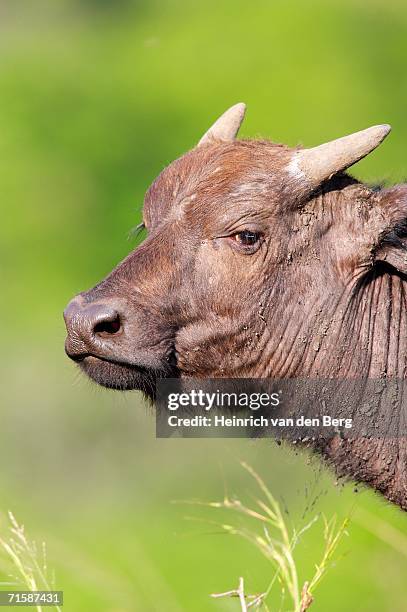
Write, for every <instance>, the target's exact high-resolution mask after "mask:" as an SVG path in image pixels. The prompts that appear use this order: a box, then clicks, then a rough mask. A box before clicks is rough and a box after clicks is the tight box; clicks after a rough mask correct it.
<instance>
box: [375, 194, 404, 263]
mask: <svg viewBox="0 0 407 612" xmlns="http://www.w3.org/2000/svg"><path fill="white" fill-rule="evenodd" d="M377 205H378V207H379V211H380V219H381V221H380V222H379V225H381V226H382V229H381V233H380V235H379V237H378V240H377V243H376V244H377V246H376V248H375V250H374V260H375V261H381V262H385V263H387V264H389V265H390V266H392V267H393V268H395V269H396V270H398V271H399V272H402V273H403V274H407V185H396V186H395V187H390V188H389V189H384V190H383V191H381V192H379V193H378V200H377ZM383 226H384V227H383Z"/></svg>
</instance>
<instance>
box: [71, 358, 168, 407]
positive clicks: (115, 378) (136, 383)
mask: <svg viewBox="0 0 407 612" xmlns="http://www.w3.org/2000/svg"><path fill="white" fill-rule="evenodd" d="M75 361H76V362H77V363H78V365H79V367H80V369H81V370H82V371H83V372H84V373H85V374H86V375H87V376H89V378H90V379H91V380H93V381H94V382H96V383H97V384H98V385H101V386H102V387H106V388H107V389H114V390H117V391H130V390H139V391H142V392H143V393H144V394H145V395H146V396H147V397H148V398H150V399H151V400H154V399H155V395H156V383H157V379H158V378H167V377H169V376H172V377H175V376H176V373H175V371H173V370H172V369H170V368H169V367H165V366H162V367H145V366H142V365H135V364H132V363H126V362H119V361H113V360H108V359H105V358H102V357H95V356H94V355H86V356H83V357H81V359H75Z"/></svg>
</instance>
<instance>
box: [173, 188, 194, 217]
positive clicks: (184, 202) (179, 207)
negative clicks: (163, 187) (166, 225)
mask: <svg viewBox="0 0 407 612" xmlns="http://www.w3.org/2000/svg"><path fill="white" fill-rule="evenodd" d="M196 198H197V194H196V193H191V194H190V195H188V196H186V197H185V198H182V199H181V200H180V201H179V202H176V203H174V206H173V217H174V218H175V219H181V218H182V216H183V215H184V212H185V209H186V207H187V206H188V204H190V203H191V202H193V201H194V200H196Z"/></svg>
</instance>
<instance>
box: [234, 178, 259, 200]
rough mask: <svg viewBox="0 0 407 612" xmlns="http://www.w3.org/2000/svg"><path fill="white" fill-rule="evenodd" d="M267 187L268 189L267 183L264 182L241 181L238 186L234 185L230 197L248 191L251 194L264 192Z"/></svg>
mask: <svg viewBox="0 0 407 612" xmlns="http://www.w3.org/2000/svg"><path fill="white" fill-rule="evenodd" d="M267 189H268V184H267V183H266V182H259V181H250V182H247V183H241V184H240V185H238V187H236V188H235V189H234V190H233V191H232V192H231V193H230V195H231V196H232V197H239V196H242V195H245V194H248V193H250V194H252V195H259V194H263V193H266V191H267Z"/></svg>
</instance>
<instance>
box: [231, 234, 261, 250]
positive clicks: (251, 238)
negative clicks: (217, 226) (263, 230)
mask: <svg viewBox="0 0 407 612" xmlns="http://www.w3.org/2000/svg"><path fill="white" fill-rule="evenodd" d="M233 237H234V239H235V240H236V242H237V243H238V244H241V245H242V246H249V247H250V246H254V245H255V244H257V243H258V242H259V240H260V238H261V234H260V233H259V232H251V231H250V230H243V232H239V233H237V234H235V235H234V236H233Z"/></svg>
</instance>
